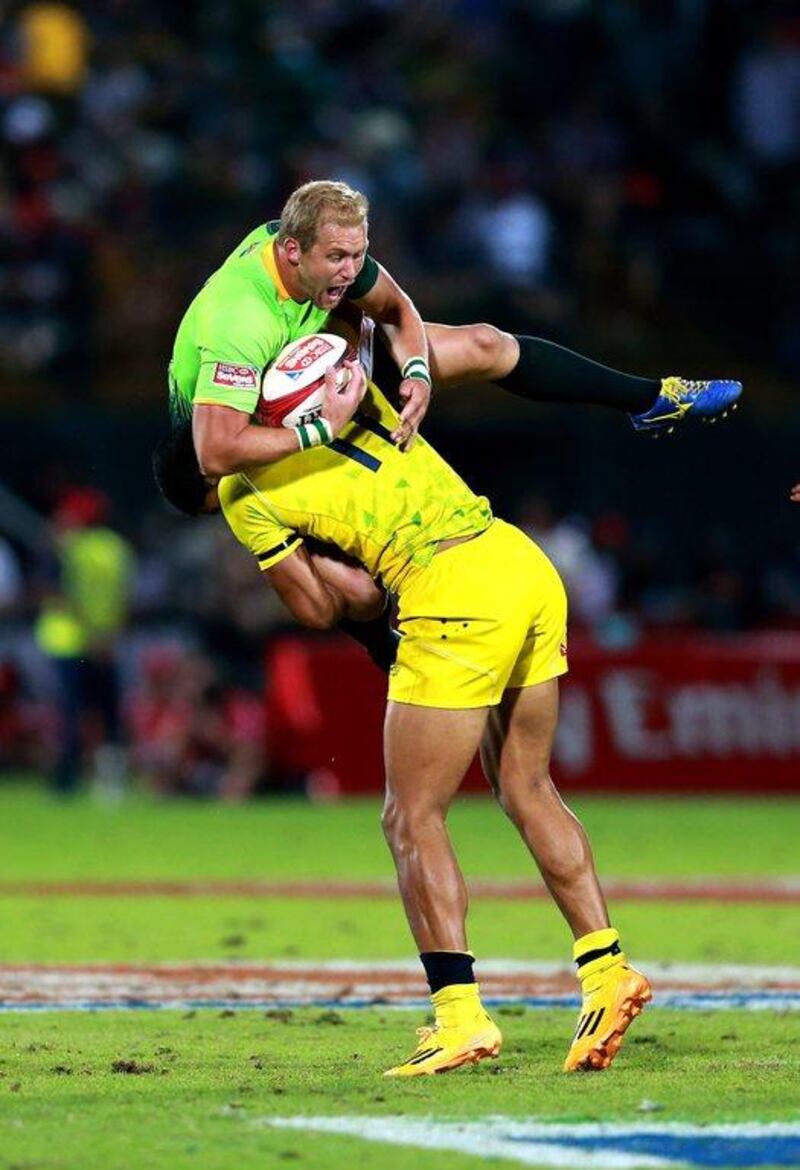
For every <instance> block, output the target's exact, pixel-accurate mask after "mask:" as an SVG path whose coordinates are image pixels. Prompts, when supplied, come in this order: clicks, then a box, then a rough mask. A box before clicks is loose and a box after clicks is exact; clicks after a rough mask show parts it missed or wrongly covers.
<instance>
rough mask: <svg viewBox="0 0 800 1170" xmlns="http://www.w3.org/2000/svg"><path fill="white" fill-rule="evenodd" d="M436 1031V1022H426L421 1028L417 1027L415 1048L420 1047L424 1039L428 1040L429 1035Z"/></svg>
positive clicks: (437, 1026) (437, 1029)
mask: <svg viewBox="0 0 800 1170" xmlns="http://www.w3.org/2000/svg"><path fill="white" fill-rule="evenodd" d="M438 1031H439V1025H438V1024H426V1025H425V1026H424V1027H422V1028H417V1035H418V1036H419V1043H418V1044H417V1048H421V1047H422V1045H423V1044H424V1043H425V1042H426V1040H430V1038H431V1036H433V1035H434V1033H436V1032H438Z"/></svg>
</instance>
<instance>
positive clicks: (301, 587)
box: [265, 545, 386, 630]
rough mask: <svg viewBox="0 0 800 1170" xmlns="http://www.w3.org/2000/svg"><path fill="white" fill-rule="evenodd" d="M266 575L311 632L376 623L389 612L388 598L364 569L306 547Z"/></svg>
mask: <svg viewBox="0 0 800 1170" xmlns="http://www.w3.org/2000/svg"><path fill="white" fill-rule="evenodd" d="M265 571H266V574H267V576H268V578H269V582H270V584H271V585H272V587H273V589H274V590H275V592H276V593H277V594H278V596H279V597H280V599H281V601H282V602H283V604H284V605H285V606H286V608H287V609H288V610H289V613H290V614H291V615H292V617H293V618H295V620H296V621H298V622H300V624H301V625H304V626H308V627H310V628H311V629H315V630H329V629H332V627H333V626H335V625H336V624H337V623H338V622H339V621H341V620H342V619H351V620H353V621H356V622H368V621H372V620H373V619H375V618H377V617H380V616H381V614H382V613H383V611H384V610H385V608H386V594H385V593H384V591H383V590H382V589H381V588H380V587H379V586H378V585H376V584H375V582H374V581H373V580H372V578H371V577H370V576H369V574H368V573H367V572H366V570H365V569H362V568H361V566H360V565H357V564H355V563H354V562H353V561H350V560H348V559H340V558H339V557H336V556H329V555H326V554H325V553H320V552H317V551H314V552H309V550H308V549H307V548H306V547H305V546H304V545H301V546H300V547H299V548H298V549H296V551H295V552H293V553H291V554H290V555H289V556H288V557H284V559H283V560H282V561H279V562H278V564H277V565H274V566H273V567H272V568H271V569H267V570H265Z"/></svg>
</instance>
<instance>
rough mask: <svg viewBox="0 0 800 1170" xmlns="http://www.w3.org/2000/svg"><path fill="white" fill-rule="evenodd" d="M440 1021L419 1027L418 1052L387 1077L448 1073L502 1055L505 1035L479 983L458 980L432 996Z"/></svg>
mask: <svg viewBox="0 0 800 1170" xmlns="http://www.w3.org/2000/svg"><path fill="white" fill-rule="evenodd" d="M431 1003H432V1004H433V1009H434V1012H435V1013H436V1023H435V1024H434V1025H433V1027H431V1028H417V1035H418V1036H419V1043H418V1045H417V1048H416V1051H415V1052H414V1053H413V1054H412V1055H411V1056H410V1057H409V1058H408V1060H406V1061H404V1062H403V1064H398V1065H395V1067H394V1068H390V1069H387V1070H386V1072H385V1073H384V1074H383V1075H384V1076H385V1077H419V1076H428V1075H430V1074H432V1073H442V1072H447V1071H448V1070H449V1069H451V1068H458V1067H459V1066H460V1065H462V1064H476V1063H477V1062H478V1061H479V1060H483V1059H484V1058H485V1057H487V1056H498V1055H499V1053H500V1047H501V1045H502V1043H503V1037H502V1035H501V1033H500V1029H499V1028H498V1027H497V1025H496V1024H495V1022H494V1020H493V1019H492V1018H491V1016H489V1015H488V1013H487V1012H486V1010H485V1008H484V1006H483V1004H482V1003H481V999H480V991H479V988H478V984H477V983H454V984H453V985H452V986H451V987H443V988H442V989H441V991H437V992H436V994H435V995H432V996H431Z"/></svg>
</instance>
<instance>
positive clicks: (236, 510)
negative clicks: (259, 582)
mask: <svg viewBox="0 0 800 1170" xmlns="http://www.w3.org/2000/svg"><path fill="white" fill-rule="evenodd" d="M219 500H220V504H221V506H222V512H223V515H224V516H225V519H226V521H227V522H228V527H229V528H230V530H231V532H232V533H233V535H234V536H235V537H236V539H237V540H238V541H240V543H241V544H243V545H244V547H245V548H246V549H248V551H249V552H251V553H252V554H253V556H254V557H255V558H256V560H257V561H258V567H259V568H260V569H271V568H272V567H273V565H277V564H279V563H280V562H281V561H282V560H284V559H285V558H286V557H288V556H290V555H291V554H292V553H293V552H295V551H296V550H297V549H298V548H299V547H300V545H301V544H302V543H303V538H302V537H301V536H299V535H298V534H297V533H296V532H295V531H294V529H292V528H289V527H288V526H287V525H286V524H284V523H282V522H281V521H280V520H278V518H277V517H276V516H275V515H274V514H273V513H272V511H271V510H270V507H269V504H268V502H267V500H266V498H265V497H264V495H263V493H261V492H259V490H258V488H256V487H255V486H254V484H253V483H252V482H251V481H250V480H249V479H248V477H247V475H246V474H244V473H239V474H238V475H226V476H225V478H224V479H221V480H220V483H219Z"/></svg>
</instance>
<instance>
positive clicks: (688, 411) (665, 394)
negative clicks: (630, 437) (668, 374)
mask: <svg viewBox="0 0 800 1170" xmlns="http://www.w3.org/2000/svg"><path fill="white" fill-rule="evenodd" d="M741 395H742V383H741V382H732V381H728V380H726V379H714V380H712V381H710V382H697V381H690V380H689V379H688V378H663V379H662V381H661V391H660V393H659V395H658V398H656V400H655V402H654V403H653V405H652V406H651V407H650V409H649V410H646V411H644V413H642V414H629V415H628V418H629V419H630V420H631V423H632V424H633V429H634V430H635V431H646V432H648V433H649V434H654V435H658V434H660V433H662V432H665V433H666V434H670V433H671V432H672V431H673V430H674V429H675V425H676V423H679V422H682V421H683V419H685V418H686V417H687V415H691V417H692V418H699V419H702V420H704V421H705V422H714V420H715V419H717V418H725V416H726V415H727V414H728V412H729V411H731V410H736V405H737V403H738V401H739V399H740V398H741Z"/></svg>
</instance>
